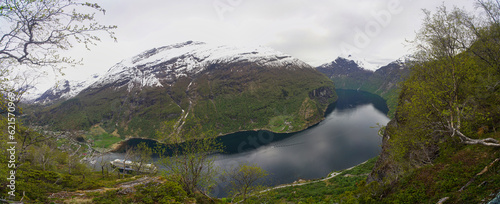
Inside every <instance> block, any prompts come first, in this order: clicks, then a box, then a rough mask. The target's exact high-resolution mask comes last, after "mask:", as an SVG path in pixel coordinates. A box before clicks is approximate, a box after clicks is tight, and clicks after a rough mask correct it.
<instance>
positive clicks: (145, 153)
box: [133, 142, 153, 173]
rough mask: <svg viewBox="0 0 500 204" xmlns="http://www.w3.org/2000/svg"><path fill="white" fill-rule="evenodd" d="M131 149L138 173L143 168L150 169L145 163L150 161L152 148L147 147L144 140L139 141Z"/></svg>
mask: <svg viewBox="0 0 500 204" xmlns="http://www.w3.org/2000/svg"><path fill="white" fill-rule="evenodd" d="M133 151H134V156H135V165H134V169H135V171H136V172H137V173H139V172H141V171H143V170H152V169H150V168H146V167H145V165H147V164H149V163H150V162H151V160H152V156H153V149H152V148H151V147H149V146H148V145H147V144H146V143H145V142H141V143H139V144H138V145H137V146H136V147H135V148H134V150H133Z"/></svg>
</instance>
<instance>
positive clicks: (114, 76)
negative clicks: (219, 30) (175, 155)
mask: <svg viewBox="0 0 500 204" xmlns="http://www.w3.org/2000/svg"><path fill="white" fill-rule="evenodd" d="M229 62H230V63H256V64H257V65H260V66H266V67H292V65H293V67H299V68H310V69H313V67H311V66H309V65H308V64H306V63H304V62H302V61H300V60H298V59H297V58H293V57H291V56H290V55H287V54H283V53H281V52H278V51H276V50H273V49H271V48H268V47H263V46H256V47H236V46H229V45H211V44H207V43H204V42H193V41H187V42H184V43H178V44H174V45H169V46H163V47H159V48H154V49H150V50H147V51H144V52H142V53H141V54H139V55H136V56H134V57H131V58H128V59H125V60H122V61H121V62H119V63H117V64H115V65H114V66H113V67H111V68H110V69H109V70H108V71H107V72H106V73H105V74H104V75H102V76H101V77H99V76H98V75H97V74H94V75H92V76H91V77H90V78H88V79H86V80H82V81H75V80H64V81H62V82H60V83H58V84H57V85H56V86H54V87H52V88H50V89H49V90H47V91H45V92H43V93H39V94H38V95H37V96H35V97H33V96H31V98H32V99H30V100H28V102H31V103H42V104H46V103H50V102H52V101H57V100H59V99H69V98H72V97H74V96H76V95H78V94H79V93H80V92H81V91H83V90H84V89H87V88H92V89H96V88H100V87H103V86H107V85H112V84H116V85H118V86H116V87H115V88H121V87H123V86H127V88H128V90H129V91H130V90H132V89H133V88H134V87H136V88H140V87H162V86H163V84H171V83H173V82H175V80H176V79H178V78H179V77H186V76H188V75H191V76H192V75H196V74H198V73H200V72H202V71H203V70H205V69H207V68H209V65H213V64H223V63H229Z"/></svg>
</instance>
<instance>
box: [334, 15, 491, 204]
mask: <svg viewBox="0 0 500 204" xmlns="http://www.w3.org/2000/svg"><path fill="white" fill-rule="evenodd" d="M426 14H427V17H426V19H425V20H424V28H423V29H422V31H420V33H419V34H418V35H417V42H419V43H421V44H418V46H419V48H420V49H421V50H420V51H421V52H420V53H418V55H417V56H418V57H417V59H418V61H416V62H414V63H413V64H412V67H411V73H410V75H409V77H408V78H407V80H406V81H405V82H404V83H403V86H402V90H401V93H400V95H399V99H398V100H399V101H398V110H397V113H396V115H395V118H394V119H393V120H392V121H391V122H390V123H389V125H388V126H387V128H386V131H385V135H384V140H383V151H382V154H381V156H380V159H379V160H378V161H377V163H376V165H375V167H374V170H373V172H372V173H371V175H370V179H369V181H375V182H372V183H370V184H367V185H362V186H360V187H359V189H358V190H356V191H353V192H351V195H350V196H349V195H346V196H345V197H344V198H345V201H346V202H351V201H353V198H359V200H358V201H359V202H360V203H365V201H366V203H436V202H438V201H439V200H440V199H442V198H444V197H449V199H448V200H447V201H446V203H484V202H487V201H489V200H491V199H492V195H496V194H497V193H498V191H499V190H500V180H499V179H500V177H499V176H498V173H499V169H500V164H499V163H498V159H499V158H500V152H499V151H498V147H494V146H495V144H496V143H497V142H496V141H497V140H499V139H500V134H499V133H498V132H497V130H498V128H500V125H499V124H500V104H499V103H498V101H499V99H500V89H499V85H500V83H499V81H500V72H498V70H499V68H500V66H499V65H500V64H499V63H498V62H499V61H498V59H499V58H500V55H499V53H498V51H497V50H498V49H499V48H500V44H499V42H500V41H498V39H499V37H500V35H499V32H498V31H500V30H499V29H498V28H499V27H500V26H499V25H498V23H496V24H494V23H493V24H488V23H486V24H484V25H481V26H484V27H481V28H480V27H479V26H480V25H476V26H478V27H474V28H471V27H470V26H471V24H464V23H463V22H466V21H468V20H470V16H468V14H466V13H465V12H463V11H460V10H458V9H453V10H452V11H448V10H446V8H444V6H442V7H439V8H438V12H437V13H436V14H434V15H431V14H430V13H426ZM468 29H470V30H468ZM491 31H494V32H491ZM464 36H465V37H464ZM470 39H473V40H472V41H468V40H470ZM467 43H470V46H469V47H468V48H467V49H465V47H461V46H466V45H467ZM492 50H495V51H494V52H492ZM485 138H491V139H488V140H487V141H489V142H487V143H483V144H484V145H491V146H482V144H481V143H479V144H474V142H476V141H484V139H485ZM471 145H473V146H471Z"/></svg>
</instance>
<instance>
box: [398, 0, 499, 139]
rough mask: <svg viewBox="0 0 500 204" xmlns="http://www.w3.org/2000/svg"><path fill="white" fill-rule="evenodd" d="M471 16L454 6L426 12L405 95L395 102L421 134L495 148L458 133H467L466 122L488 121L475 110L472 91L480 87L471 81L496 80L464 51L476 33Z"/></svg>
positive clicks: (476, 103) (476, 100)
mask: <svg viewBox="0 0 500 204" xmlns="http://www.w3.org/2000/svg"><path fill="white" fill-rule="evenodd" d="M472 19H474V17H472V16H469V15H468V14H467V13H465V12H464V11H462V10H460V9H457V8H455V9H453V10H452V11H451V12H449V11H448V10H447V9H446V7H444V6H441V7H439V8H438V11H437V13H435V14H432V15H431V13H430V12H426V18H425V19H424V24H423V28H422V30H421V31H420V32H419V33H417V40H416V45H417V49H418V50H419V52H418V53H417V55H416V56H417V60H419V61H417V62H416V63H415V65H414V67H413V69H412V73H411V76H410V78H409V79H408V80H407V81H406V82H405V87H404V89H405V91H406V92H407V94H411V96H410V97H409V98H405V100H406V101H400V103H401V106H402V107H403V109H404V112H405V113H406V114H407V115H406V118H407V120H415V121H417V122H418V123H419V125H418V126H420V127H422V128H423V129H422V130H421V131H420V132H421V134H426V135H428V137H434V136H435V135H439V134H447V135H450V136H451V137H454V136H458V137H459V138H460V140H461V141H462V142H463V143H465V144H482V145H486V146H500V144H499V142H498V141H497V140H495V139H493V138H485V139H473V138H471V137H470V136H467V135H466V134H465V133H464V132H469V133H470V132H471V131H472V129H471V128H472V127H471V126H469V124H472V122H473V121H474V122H480V123H481V122H488V120H490V118H491V115H490V114H489V113H488V112H481V111H480V107H481V105H483V104H481V101H480V100H479V99H480V98H481V96H478V95H477V94H478V90H481V89H482V88H484V87H480V86H479V87H478V86H477V85H482V83H481V80H482V79H483V78H491V77H493V78H497V79H498V76H495V75H491V74H490V73H491V70H490V69H489V68H484V67H483V66H481V63H480V62H478V60H476V59H477V55H474V54H471V53H470V52H469V51H468V50H471V48H472V47H473V45H475V44H476V42H477V40H478V38H479V37H480V36H476V35H475V33H474V32H473V30H471V29H470V28H471V26H470V25H469V24H468V23H470V22H473V20H472ZM488 28H490V25H488V26H487V28H485V29H488ZM497 55H498V54H497ZM415 128H416V126H415ZM422 131H424V132H422Z"/></svg>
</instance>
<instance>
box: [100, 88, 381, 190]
mask: <svg viewBox="0 0 500 204" xmlns="http://www.w3.org/2000/svg"><path fill="white" fill-rule="evenodd" d="M336 91H337V94H338V96H339V98H338V100H337V102H336V103H334V104H332V105H330V107H329V108H328V110H327V112H326V113H325V119H324V120H323V121H321V122H320V123H318V124H316V125H314V126H312V127H310V128H308V129H306V130H303V131H300V132H296V133H284V134H278V133H271V132H268V131H245V132H238V133H233V134H229V135H225V136H222V137H220V138H219V139H220V141H221V142H222V143H223V145H224V146H226V149H225V152H224V153H219V154H217V155H215V156H216V157H217V159H216V161H215V164H216V165H217V166H219V167H221V168H222V169H226V170H229V169H231V168H233V167H235V166H237V165H238V164H241V163H247V164H255V165H257V166H260V167H261V168H263V169H264V170H266V171H267V172H268V173H269V174H270V176H269V178H268V179H266V181H267V185H271V186H274V185H279V184H284V183H292V182H294V181H296V180H299V179H316V178H321V177H326V176H327V175H328V174H329V173H330V172H332V171H336V170H342V169H345V168H349V167H352V166H355V165H357V164H359V163H361V162H364V161H366V160H368V159H370V158H373V157H375V156H377V155H378V154H379V153H380V151H381V147H380V145H381V142H382V138H381V137H380V136H378V130H379V128H378V126H377V124H379V125H385V124H387V122H388V121H389V118H388V117H387V116H386V115H387V112H388V108H387V105H386V104H385V101H384V99H382V98H381V97H379V96H377V95H374V94H370V93H367V92H362V91H356V90H336ZM142 141H147V142H149V143H151V142H152V140H142V139H134V140H129V142H128V144H129V145H132V146H133V145H136V144H138V143H139V142H142ZM115 158H121V159H122V158H123V156H122V155H121V154H119V153H111V154H108V155H107V156H106V158H105V159H108V160H113V159H115ZM225 187H226V184H224V183H222V184H220V185H219V186H217V187H216V188H215V192H214V196H217V197H224V196H226V190H227V189H226V188H225Z"/></svg>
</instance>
